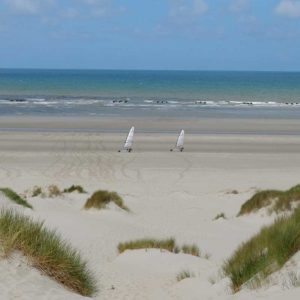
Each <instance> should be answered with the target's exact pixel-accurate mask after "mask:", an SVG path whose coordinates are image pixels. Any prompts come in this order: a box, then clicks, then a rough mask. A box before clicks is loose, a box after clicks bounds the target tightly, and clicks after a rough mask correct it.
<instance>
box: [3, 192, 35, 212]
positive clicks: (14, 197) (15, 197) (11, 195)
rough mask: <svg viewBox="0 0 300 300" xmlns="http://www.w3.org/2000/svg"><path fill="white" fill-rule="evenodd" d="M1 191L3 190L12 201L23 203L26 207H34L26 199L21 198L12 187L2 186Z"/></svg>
mask: <svg viewBox="0 0 300 300" xmlns="http://www.w3.org/2000/svg"><path fill="white" fill-rule="evenodd" d="M0 192H2V193H3V194H4V195H5V196H6V197H7V198H8V199H10V200H11V201H13V202H15V203H17V204H19V205H22V206H24V207H28V208H31V209H33V207H32V206H31V205H30V204H29V203H28V202H27V201H26V200H25V199H23V198H21V197H20V196H19V195H18V194H17V193H16V192H14V191H13V190H12V189H10V188H0Z"/></svg>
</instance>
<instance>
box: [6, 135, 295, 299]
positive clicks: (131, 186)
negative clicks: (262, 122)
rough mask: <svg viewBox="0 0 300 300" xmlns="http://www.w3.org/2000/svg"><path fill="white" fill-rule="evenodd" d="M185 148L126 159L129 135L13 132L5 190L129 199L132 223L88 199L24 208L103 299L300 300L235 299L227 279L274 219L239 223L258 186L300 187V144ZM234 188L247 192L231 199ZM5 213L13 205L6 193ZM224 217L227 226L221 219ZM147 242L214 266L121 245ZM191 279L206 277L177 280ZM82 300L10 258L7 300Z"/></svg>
mask: <svg viewBox="0 0 300 300" xmlns="http://www.w3.org/2000/svg"><path fill="white" fill-rule="evenodd" d="M175 139H176V136H175V137H174V135H173V134H172V135H171V134H159V133H153V134H152V133H148V134H146V133H143V134H142V133H140V134H137V135H136V141H135V151H134V152H133V153H130V154H128V153H117V149H118V147H119V146H120V144H121V142H122V141H123V140H124V134H123V133H117V132H116V133H114V134H112V135H109V134H107V133H103V132H102V133H96V132H89V133H80V132H68V133H58V132H38V133H32V132H23V133H22V132H3V131H2V132H0V141H1V143H0V182H1V186H8V187H11V188H13V189H14V190H16V191H17V192H20V193H21V192H24V190H26V189H28V188H32V187H33V186H35V185H40V186H48V185H50V184H56V185H58V186H59V187H61V188H65V187H68V186H69V185H71V184H80V185H82V186H83V187H84V188H85V189H87V190H88V192H89V194H91V193H92V192H93V191H95V190H97V189H108V190H112V191H117V192H118V193H120V195H121V196H122V197H123V198H124V200H125V204H126V205H127V206H128V207H129V208H130V210H131V213H127V212H124V211H121V210H119V209H115V208H112V209H106V210H103V211H95V210H93V211H84V210H82V209H81V208H82V207H83V205H84V203H85V200H86V199H87V197H88V195H78V194H76V193H73V194H70V195H66V196H64V197H60V198H53V199H49V198H39V197H36V198H30V199H28V201H29V202H30V203H31V204H32V205H33V206H34V210H33V211H31V210H29V209H23V208H20V209H21V210H22V211H24V213H26V214H28V215H31V216H32V217H33V218H35V219H40V220H45V224H46V226H47V227H49V228H56V229H57V230H58V232H60V233H61V234H62V236H63V237H65V238H66V239H67V240H68V241H69V242H70V243H71V244H72V245H73V246H74V247H76V248H78V249H79V250H80V251H81V253H82V256H83V257H84V258H85V259H87V261H88V265H89V267H90V269H92V271H93V272H94V273H95V276H96V278H97V281H98V286H99V293H98V294H97V295H96V296H95V299H151V300H153V299H254V298H261V299H282V298H284V297H285V298H286V299H299V296H300V289H299V288H297V289H296V288H294V287H289V288H286V286H285V285H284V284H282V282H280V280H277V282H276V280H274V281H275V286H272V285H268V286H265V287H264V288H262V289H259V290H257V291H251V290H249V289H244V290H242V291H241V292H240V293H238V294H236V295H231V293H230V289H229V287H228V285H229V280H228V279H227V278H221V277H220V276H219V275H218V273H219V270H220V268H221V266H222V263H223V261H224V260H225V259H226V258H228V257H229V256H230V255H231V254H232V252H233V251H234V250H235V249H236V247H237V246H238V245H239V244H240V243H241V242H243V241H246V240H247V239H248V238H249V237H251V236H252V235H253V234H254V233H256V232H257V231H258V230H259V229H260V228H261V226H262V225H264V224H269V223H271V222H272V220H273V218H274V217H273V216H268V215H267V214H265V213H263V212H260V213H258V214H253V215H250V216H246V217H239V218H237V217H236V214H237V213H238V211H239V208H240V206H241V204H242V203H244V202H245V201H246V200H247V199H248V198H249V197H250V196H251V195H252V194H253V193H254V191H255V189H257V188H259V189H263V188H278V189H286V188H289V187H291V186H292V185H295V184H297V183H299V178H300V154H299V153H298V152H300V137H298V136H295V135H259V136H258V135H247V136H241V135H187V138H186V152H183V153H170V152H169V151H168V150H169V148H170V147H171V146H172V145H173V143H174V142H175ZM148 145H149V147H148V148H147V146H148ZM233 189H235V190H237V191H238V192H239V193H238V194H237V195H234V194H230V193H228V191H230V190H233ZM0 205H1V207H2V206H6V207H7V206H8V207H10V205H11V204H10V203H9V202H8V201H7V200H6V199H5V198H4V197H3V195H0ZM221 212H224V213H225V215H226V216H227V219H226V220H223V219H219V220H217V221H213V218H214V217H215V216H216V215H217V214H218V213H221ZM145 237H155V238H168V237H174V238H175V239H176V241H177V243H178V244H179V245H182V244H183V243H195V244H197V245H198V246H199V248H200V249H201V250H202V252H203V254H205V253H208V254H210V258H209V259H205V258H204V257H201V258H197V257H193V256H190V255H185V254H171V253H168V252H165V251H159V250H148V251H145V250H137V251H126V252H125V253H123V254H121V255H119V254H118V253H117V245H118V243H119V242H122V241H128V240H130V239H136V238H145ZM295 261H296V262H298V263H299V261H300V258H299V256H296V257H295ZM295 266H296V267H294V269H295V270H297V264H295ZM291 268H292V270H294V269H293V267H292V266H289V270H290V269H291ZM298 269H299V268H298ZM183 270H188V271H191V272H192V273H194V274H195V277H194V278H189V279H185V280H183V281H181V282H177V280H176V276H177V275H178V273H180V272H181V271H183ZM282 272H283V273H282V274H285V275H282V278H286V277H287V275H286V274H287V272H286V273H284V269H283V270H282ZM280 277H281V275H279V278H280ZM212 279H213V280H214V281H215V283H214V284H213V283H212ZM80 298H82V299H83V298H84V297H81V296H77V295H75V294H74V293H72V292H70V291H67V290H65V289H64V288H63V287H62V286H60V285H58V284H57V283H55V282H53V281H52V280H51V279H49V278H47V277H46V276H42V275H40V274H39V272H38V271H36V270H35V269H32V268H31V267H29V266H27V265H26V260H24V258H21V256H20V255H19V254H15V255H14V256H13V258H11V259H10V260H9V261H7V260H0V299H25V300H27V299H28V300H29V299H80Z"/></svg>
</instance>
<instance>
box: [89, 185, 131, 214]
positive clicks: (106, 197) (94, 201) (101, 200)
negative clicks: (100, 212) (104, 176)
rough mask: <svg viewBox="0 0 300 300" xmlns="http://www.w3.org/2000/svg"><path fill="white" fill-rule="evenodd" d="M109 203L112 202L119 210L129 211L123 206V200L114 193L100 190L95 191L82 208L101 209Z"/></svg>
mask: <svg viewBox="0 0 300 300" xmlns="http://www.w3.org/2000/svg"><path fill="white" fill-rule="evenodd" d="M110 202H113V203H115V204H116V205H117V206H119V207H120V208H122V209H124V210H126V211H129V209H128V207H127V206H125V205H124V203H123V199H122V198H121V197H120V196H119V195H118V194H117V193H116V192H109V191H101V190H100V191H96V192H95V193H94V194H93V195H92V196H91V197H90V198H89V199H87V201H86V203H85V205H84V208H85V209H90V208H97V209H103V208H105V207H106V206H107V205H108V204H109V203H110Z"/></svg>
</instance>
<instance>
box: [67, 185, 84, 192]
mask: <svg viewBox="0 0 300 300" xmlns="http://www.w3.org/2000/svg"><path fill="white" fill-rule="evenodd" d="M75 191H76V192H78V193H79V194H85V193H86V191H85V190H84V188H83V187H82V186H81V185H74V184H73V185H71V186H70V187H69V188H66V189H64V191H63V192H64V193H73V192H75Z"/></svg>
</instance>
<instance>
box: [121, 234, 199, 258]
mask: <svg viewBox="0 0 300 300" xmlns="http://www.w3.org/2000/svg"><path fill="white" fill-rule="evenodd" d="M136 249H163V250H167V251H169V252H173V253H180V252H181V253H185V254H190V255H194V256H200V250H199V248H198V246H196V245H194V244H193V245H186V244H185V245H183V246H182V247H179V246H178V245H177V244H176V242H175V239H174V238H168V239H160V240H159V239H153V238H149V239H138V240H133V241H129V242H124V243H119V245H118V251H119V253H122V252H124V251H126V250H136Z"/></svg>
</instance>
